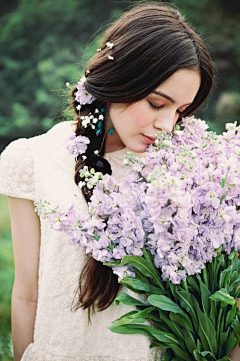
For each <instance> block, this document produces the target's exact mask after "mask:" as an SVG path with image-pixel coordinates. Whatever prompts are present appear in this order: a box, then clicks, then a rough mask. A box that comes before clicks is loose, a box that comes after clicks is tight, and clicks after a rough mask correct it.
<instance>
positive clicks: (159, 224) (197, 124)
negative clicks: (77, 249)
mask: <svg viewBox="0 0 240 361" xmlns="http://www.w3.org/2000/svg"><path fill="white" fill-rule="evenodd" d="M207 128H208V127H207V125H206V123H205V122H204V121H201V120H198V119H195V118H194V117H190V118H185V119H183V129H181V128H180V127H178V126H177V127H175V129H174V131H173V133H172V134H166V133H164V132H161V133H157V134H156V141H155V144H154V145H152V146H150V148H149V149H148V153H147V155H146V157H143V158H137V157H135V156H134V154H133V153H128V154H127V156H126V158H125V164H126V165H128V166H129V174H128V176H127V179H126V180H125V181H124V182H122V183H120V182H118V181H117V180H116V179H114V177H112V176H110V175H104V176H102V175H101V174H99V173H96V172H95V171H94V170H93V169H91V170H89V169H87V168H84V169H82V170H81V174H80V175H81V177H82V178H83V182H81V183H82V184H84V185H87V186H88V187H89V188H91V187H93V186H94V187H95V188H94V190H93V195H92V197H91V201H90V203H89V216H88V217H85V218H83V217H81V216H80V215H79V214H78V212H77V209H75V208H74V207H73V206H71V208H69V209H61V208H60V207H59V206H58V205H54V204H50V203H49V202H48V201H46V200H45V201H41V202H40V203H38V204H37V212H38V213H39V214H42V215H43V216H44V217H47V218H48V219H49V221H50V223H51V226H52V227H53V228H54V229H56V230H59V231H63V232H65V233H66V234H67V236H68V240H69V243H70V244H74V245H78V246H81V247H85V249H86V253H91V255H92V257H94V258H95V259H96V260H98V261H101V262H103V263H104V264H106V265H108V266H110V267H112V269H113V272H114V273H116V274H117V275H118V277H119V282H120V283H121V284H123V285H124V286H126V287H127V288H129V289H130V290H131V291H134V292H135V293H136V294H141V295H143V296H144V297H141V301H140V300H139V298H138V297H137V296H136V297H135V296H134V297H133V296H130V295H129V294H127V293H121V294H120V295H119V296H118V297H117V298H116V300H115V303H116V304H119V303H120V302H122V303H124V304H127V305H131V306H134V307H135V309H134V310H132V311H130V312H129V313H127V314H125V315H123V316H122V317H121V318H119V319H118V320H116V321H115V322H113V324H112V325H111V327H110V329H111V330H112V331H113V332H117V333H122V334H133V333H134V334H143V335H146V336H147V337H149V338H150V339H151V347H154V346H158V347H162V348H164V349H166V352H165V361H168V360H174V361H182V360H186V361H189V360H196V361H227V360H230V359H229V358H228V357H227V355H228V354H229V353H230V351H231V350H232V349H233V348H234V347H235V346H236V345H237V344H238V342H239V335H240V321H239V319H240V311H239V309H238V307H237V302H236V299H237V298H238V297H240V290H238V286H239V285H240V277H239V273H240V260H239V258H238V251H239V249H240V168H239V159H240V158H239V156H240V146H239V144H240V127H238V126H237V125H236V123H234V124H227V125H226V130H227V131H226V132H224V133H223V134H221V135H217V134H216V133H213V132H209V131H207ZM82 184H81V185H82Z"/></svg>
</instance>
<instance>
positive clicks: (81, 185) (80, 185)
mask: <svg viewBox="0 0 240 361" xmlns="http://www.w3.org/2000/svg"><path fill="white" fill-rule="evenodd" d="M85 184H86V183H85V182H79V183H78V186H79V188H82V187H83V186H85Z"/></svg>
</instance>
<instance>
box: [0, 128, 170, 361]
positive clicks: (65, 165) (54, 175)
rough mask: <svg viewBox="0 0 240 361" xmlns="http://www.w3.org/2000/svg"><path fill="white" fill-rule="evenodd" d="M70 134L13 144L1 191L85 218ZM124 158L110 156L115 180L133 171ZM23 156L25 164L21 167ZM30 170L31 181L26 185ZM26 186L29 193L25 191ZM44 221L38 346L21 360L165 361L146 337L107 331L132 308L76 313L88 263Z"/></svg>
mask: <svg viewBox="0 0 240 361" xmlns="http://www.w3.org/2000/svg"><path fill="white" fill-rule="evenodd" d="M71 132H72V127H71V123H70V124H69V122H64V123H61V124H59V125H57V126H55V127H53V128H52V129H51V130H50V131H49V132H48V133H46V134H44V135H42V136H38V137H35V138H31V139H29V140H18V141H16V142H14V143H12V144H11V145H10V146H9V147H8V149H7V150H6V151H5V152H4V153H5V154H4V157H3V160H2V161H3V165H1V171H2V170H3V173H2V175H1V181H0V190H1V191H4V192H6V194H9V193H11V195H13V196H16V197H23V198H27V199H34V200H40V199H45V200H49V201H50V202H54V203H57V204H59V205H60V206H61V207H64V206H68V207H69V206H70V205H71V204H73V205H74V206H75V207H78V208H79V210H80V212H81V213H82V214H86V212H88V208H87V204H86V202H85V199H84V197H83V196H82V193H81V190H80V189H79V188H78V187H77V185H76V184H75V182H74V180H73V179H74V164H75V160H74V157H73V156H69V155H68V154H67V151H66V150H65V149H64V148H63V146H62V144H63V142H64V140H65V139H66V137H67V136H68V135H69V134H71ZM16 151H17V152H18V154H16V153H15V152H16ZM20 153H21V155H20ZM124 153H126V150H122V151H118V152H114V153H110V154H107V155H106V158H107V159H108V160H109V161H110V163H111V165H112V169H113V175H114V176H115V177H116V178H118V179H119V180H122V179H123V178H124V177H126V174H127V172H128V168H127V167H126V166H123V163H122V161H123V154H124ZM24 154H25V156H26V160H25V161H24V162H23V163H22V156H23V155H24ZM25 156H24V157H25ZM24 159H25V158H24ZM7 164H15V169H12V171H11V172H13V174H10V171H9V170H8V167H7ZM23 164H24V167H23ZM30 168H31V171H30ZM26 169H27V170H28V172H29V173H28V174H31V176H30V178H29V179H28V180H26V181H25V183H23V174H25V173H26ZM6 174H7V175H8V178H9V180H10V179H12V180H13V178H14V177H15V175H16V174H17V181H18V182H20V185H19V184H15V185H14V186H12V185H11V184H9V181H8V182H7V185H6V184H5V185H3V184H4V181H3V179H4V178H5V177H6ZM33 175H34V176H33ZM33 178H34V179H33ZM24 179H25V178H24ZM26 182H27V185H29V188H27V190H28V192H29V193H28V194H27V191H23V188H22V186H21V185H22V184H26ZM10 183H11V182H10ZM30 185H31V187H30ZM33 185H34V187H33ZM10 191H11V192H10ZM9 195H10V194H9ZM40 221H41V246H40V261H39V280H38V283H39V292H38V304H37V313H36V319H35V328H34V343H32V344H30V345H29V346H28V347H27V349H26V350H25V352H24V355H23V356H22V359H21V361H67V360H72V361H73V360H74V361H127V360H129V361H130V360H131V361H160V360H161V359H162V357H163V352H162V351H161V350H160V349H159V350H157V349H150V348H149V340H148V339H147V338H146V337H145V336H143V335H119V334H115V333H113V332H111V331H110V330H109V329H108V327H109V326H110V325H111V322H112V321H114V320H115V319H117V318H119V317H120V316H122V315H123V314H124V313H126V312H129V311H131V307H130V306H126V305H122V304H120V305H119V306H116V305H114V304H112V305H111V306H110V307H108V308H107V309H106V310H104V311H101V312H96V313H95V314H94V315H93V316H92V318H91V324H89V322H88V314H87V311H84V310H82V309H79V310H77V311H72V310H71V307H72V305H73V304H74V296H75V293H76V290H77V289H78V280H79V275H80V272H81V269H82V268H83V266H84V264H85V262H86V255H85V252H84V250H83V249H82V248H79V247H74V246H70V245H68V243H67V239H66V236H65V235H64V234H63V233H61V232H57V231H54V230H52V229H51V228H50V226H49V223H48V221H47V220H45V219H40ZM124 291H126V292H128V291H127V290H125V289H124Z"/></svg>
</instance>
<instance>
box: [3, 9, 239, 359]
mask: <svg viewBox="0 0 240 361" xmlns="http://www.w3.org/2000/svg"><path fill="white" fill-rule="evenodd" d="M85 75H86V79H82V80H81V81H80V82H79V83H78V87H77V88H76V89H74V90H73V93H72V94H73V99H74V101H73V105H74V110H75V113H76V120H77V124H76V125H75V124H74V123H70V122H65V123H61V124H59V125H57V126H55V127H53V128H52V129H51V130H50V131H49V132H48V133H47V134H44V135H41V136H38V137H35V138H31V139H28V140H26V139H20V140H18V141H15V142H13V143H12V144H11V145H10V146H9V147H8V148H7V149H6V150H5V152H4V153H3V155H2V161H1V181H0V191H1V192H2V193H4V194H7V195H8V196H9V198H8V199H9V209H10V216H11V227H12V238H13V247H14V257H15V281H14V286H13V293H12V335H13V346H14V354H15V360H16V361H18V360H20V359H21V360H23V361H24V360H31V361H34V360H39V361H40V360H47V361H50V360H51V361H55V360H56V361H65V360H74V361H87V360H88V361H90V360H94V361H95V360H100V361H101V360H104V361H113V360H114V361H120V360H121V361H122V360H131V361H147V360H148V361H150V360H160V359H161V358H162V357H163V352H162V351H161V350H152V351H151V350H150V349H149V343H148V340H147V339H146V338H145V337H142V336H140V335H131V336H130V335H129V336H125V335H116V334H113V333H111V332H110V331H109V330H108V326H109V325H110V324H111V321H112V320H114V319H116V318H118V317H120V316H121V315H122V314H124V313H125V312H127V311H128V310H129V309H128V308H127V307H126V306H123V305H122V306H119V307H116V306H115V305H113V304H112V302H113V300H114V298H115V296H116V294H117V292H118V284H117V279H116V277H115V275H113V274H112V272H111V270H110V268H107V267H104V266H102V264H101V263H98V262H96V261H95V260H93V259H91V258H87V257H86V256H85V255H84V250H82V249H77V248H74V247H69V245H67V242H66V238H65V236H64V235H63V234H62V233H61V232H59V233H58V232H56V231H54V230H52V229H51V228H50V226H49V224H48V222H47V221H46V220H44V219H39V218H38V216H37V215H36V213H34V203H33V201H36V200H40V199H48V200H49V201H51V202H56V203H58V204H62V205H64V204H65V205H68V204H70V203H73V204H74V205H75V206H76V207H78V208H79V209H80V210H81V211H82V212H83V213H84V212H85V213H87V203H86V200H87V201H88V200H89V196H90V194H89V190H88V189H87V188H86V187H83V188H82V190H81V189H80V188H79V187H78V186H77V184H78V183H79V182H80V181H81V178H80V177H79V170H80V169H82V168H83V166H85V165H87V166H89V167H90V168H91V167H94V168H95V169H96V170H100V171H102V172H103V173H111V172H113V175H114V176H115V177H117V178H118V179H123V178H124V177H125V176H126V174H127V169H126V167H125V166H124V165H123V156H124V154H125V153H126V151H127V149H130V150H132V151H134V152H137V153H144V152H145V150H146V148H147V146H148V144H151V143H152V142H153V136H154V134H155V132H156V131H158V130H165V131H167V132H171V131H172V128H173V126H174V124H175V123H176V122H177V121H178V120H180V119H181V117H182V116H183V115H184V116H185V115H190V114H191V113H192V112H194V111H195V110H196V109H197V108H198V107H199V106H200V105H201V103H202V102H203V101H204V100H205V98H206V97H207V95H208V94H209V92H210V89H211V86H212V79H213V69H212V62H211V58H210V56H209V53H208V51H207V49H206V47H205V45H204V43H203V41H202V40H201V38H200V37H199V36H198V35H197V34H196V33H195V32H194V30H193V29H192V28H191V27H190V26H189V25H188V24H187V23H186V22H185V20H184V19H183V18H182V17H181V15H180V14H179V13H178V12H177V11H176V10H175V9H172V8H171V7H168V6H158V5H140V6H136V7H133V8H132V9H131V10H130V11H129V12H127V13H125V15H123V16H122V17H121V18H120V19H119V20H118V21H116V22H115V23H114V24H113V25H112V26H111V27H110V28H109V29H108V30H107V31H106V33H105V34H104V37H103V40H102V45H101V46H100V49H98V52H97V54H96V55H95V56H94V57H93V58H92V59H91V60H90V62H89V64H88V66H87V68H86V71H85ZM79 111H80V112H79ZM90 113H91V114H90ZM74 132H76V135H84V136H86V137H88V138H89V139H90V144H88V147H87V150H86V152H85V153H84V154H79V155H78V156H77V157H76V164H75V157H74V156H73V155H69V154H68V152H67V150H66V149H65V147H64V146H63V144H64V143H65V139H66V138H67V137H68V136H70V135H73V133H74ZM74 180H75V181H74ZM83 195H84V197H83ZM60 233H61V234H60ZM79 275H80V279H79ZM77 289H78V291H77V293H76V290H77ZM91 311H99V312H91ZM89 317H90V322H89ZM236 357H237V356H236Z"/></svg>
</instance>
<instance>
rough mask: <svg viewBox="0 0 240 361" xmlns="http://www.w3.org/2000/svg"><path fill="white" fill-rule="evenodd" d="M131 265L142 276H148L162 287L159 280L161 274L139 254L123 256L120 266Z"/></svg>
mask: <svg viewBox="0 0 240 361" xmlns="http://www.w3.org/2000/svg"><path fill="white" fill-rule="evenodd" d="M125 265H131V266H133V267H135V268H136V269H138V270H139V271H140V272H141V273H142V274H143V275H144V276H146V277H150V278H151V279H153V280H154V281H155V283H156V284H157V285H158V286H159V287H160V288H162V289H164V287H163V285H162V281H161V276H160V274H159V273H158V272H157V270H156V268H153V267H152V265H151V264H150V263H149V262H148V261H146V260H145V259H144V258H142V257H140V256H124V257H123V259H122V262H121V266H125Z"/></svg>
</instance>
